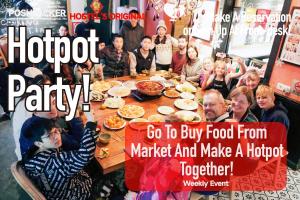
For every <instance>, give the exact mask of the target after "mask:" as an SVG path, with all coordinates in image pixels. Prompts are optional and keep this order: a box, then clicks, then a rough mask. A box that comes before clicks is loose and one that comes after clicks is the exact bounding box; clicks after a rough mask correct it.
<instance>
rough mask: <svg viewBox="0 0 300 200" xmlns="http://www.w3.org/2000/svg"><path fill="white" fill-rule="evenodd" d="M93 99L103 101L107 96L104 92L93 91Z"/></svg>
mask: <svg viewBox="0 0 300 200" xmlns="http://www.w3.org/2000/svg"><path fill="white" fill-rule="evenodd" d="M90 95H91V99H90V100H91V101H103V100H104V98H105V95H104V94H103V93H102V92H99V91H91V93H90Z"/></svg>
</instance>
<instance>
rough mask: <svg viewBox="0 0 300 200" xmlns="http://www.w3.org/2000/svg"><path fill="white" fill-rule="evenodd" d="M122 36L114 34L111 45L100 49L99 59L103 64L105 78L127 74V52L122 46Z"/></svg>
mask: <svg viewBox="0 0 300 200" xmlns="http://www.w3.org/2000/svg"><path fill="white" fill-rule="evenodd" d="M123 43H124V40H123V37H122V36H121V35H115V36H114V37H113V45H111V46H107V47H105V48H104V49H103V50H101V51H100V60H101V63H102V64H104V65H105V66H104V68H103V74H104V77H105V78H113V77H120V76H127V75H128V74H129V54H128V52H127V51H125V50H124V48H123Z"/></svg>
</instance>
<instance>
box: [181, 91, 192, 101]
mask: <svg viewBox="0 0 300 200" xmlns="http://www.w3.org/2000/svg"><path fill="white" fill-rule="evenodd" d="M180 97H181V98H183V99H191V100H193V99H194V98H195V95H193V94H192V93H190V92H183V93H181V94H180Z"/></svg>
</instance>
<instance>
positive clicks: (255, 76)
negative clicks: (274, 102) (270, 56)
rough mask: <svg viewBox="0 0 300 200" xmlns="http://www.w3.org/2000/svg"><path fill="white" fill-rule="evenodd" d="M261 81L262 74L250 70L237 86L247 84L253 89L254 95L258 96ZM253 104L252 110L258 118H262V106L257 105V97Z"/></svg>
mask: <svg viewBox="0 0 300 200" xmlns="http://www.w3.org/2000/svg"><path fill="white" fill-rule="evenodd" d="M259 83H260V76H259V73H258V71H257V70H255V69H251V70H248V71H247V72H246V73H245V74H244V75H243V76H242V77H241V78H240V80H239V81H238V83H237V84H236V87H239V86H247V87H248V88H249V89H250V90H252V91H253V95H254V97H255V96H256V90H257V87H258V85H259ZM254 100H255V101H254V103H253V106H252V107H251V112H252V113H253V114H254V115H255V116H256V118H257V119H260V118H261V108H260V107H259V106H258V105H257V102H256V99H254Z"/></svg>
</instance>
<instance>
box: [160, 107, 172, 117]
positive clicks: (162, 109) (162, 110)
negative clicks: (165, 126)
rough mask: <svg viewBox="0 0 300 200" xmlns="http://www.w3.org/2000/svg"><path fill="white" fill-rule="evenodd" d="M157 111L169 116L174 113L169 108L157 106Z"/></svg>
mask: <svg viewBox="0 0 300 200" xmlns="http://www.w3.org/2000/svg"><path fill="white" fill-rule="evenodd" d="M157 111H158V112H159V113H160V114H163V115H169V114H171V113H173V112H175V110H174V109H173V108H172V107H170V106H159V107H158V108H157Z"/></svg>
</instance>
